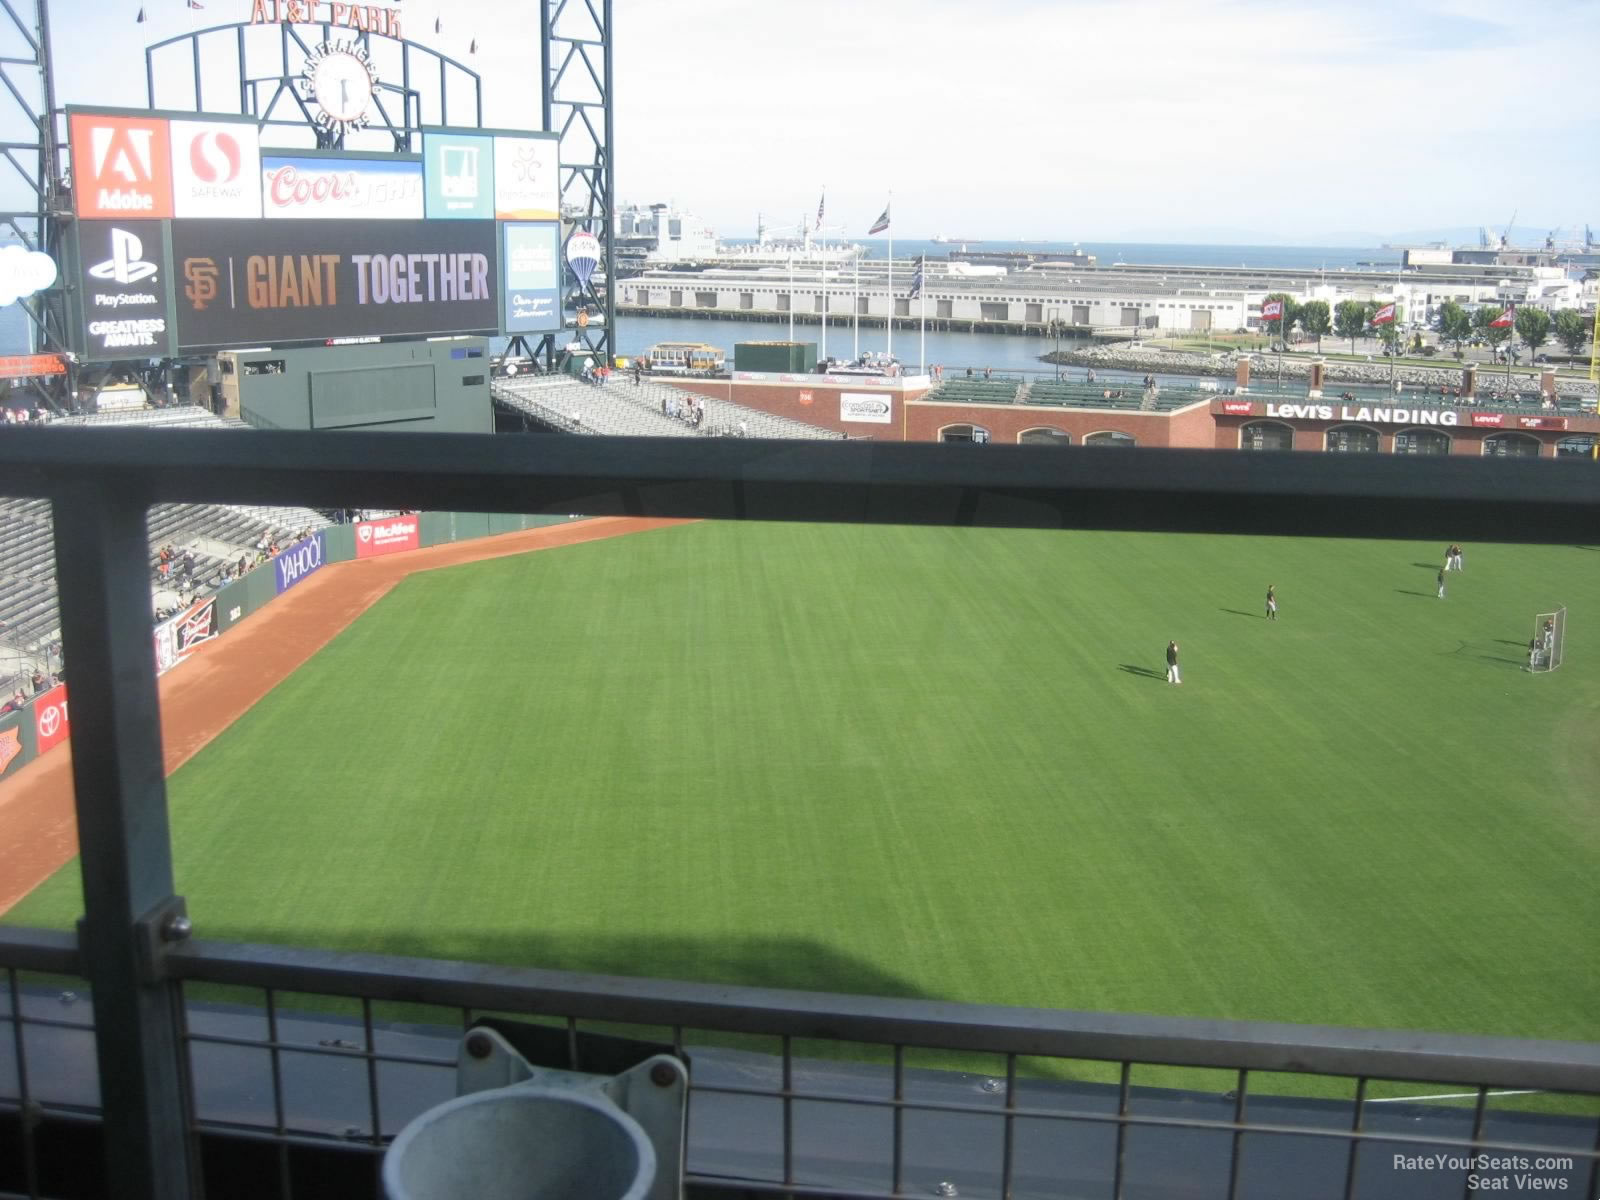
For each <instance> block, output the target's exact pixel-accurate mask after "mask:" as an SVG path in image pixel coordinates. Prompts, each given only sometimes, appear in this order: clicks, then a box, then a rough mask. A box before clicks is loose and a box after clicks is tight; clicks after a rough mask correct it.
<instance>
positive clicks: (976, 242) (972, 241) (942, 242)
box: [932, 233, 983, 246]
mask: <svg viewBox="0 0 1600 1200" xmlns="http://www.w3.org/2000/svg"><path fill="white" fill-rule="evenodd" d="M932 240H933V244H934V245H935V246H956V245H961V246H981V245H983V239H982V238H953V237H945V235H944V234H942V233H936V234H934V235H933V239H932Z"/></svg>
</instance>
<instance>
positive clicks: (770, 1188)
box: [683, 1171, 911, 1200]
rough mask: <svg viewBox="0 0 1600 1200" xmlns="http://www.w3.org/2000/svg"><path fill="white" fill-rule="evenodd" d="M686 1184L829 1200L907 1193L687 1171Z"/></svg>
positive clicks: (900, 1197)
mask: <svg viewBox="0 0 1600 1200" xmlns="http://www.w3.org/2000/svg"><path fill="white" fill-rule="evenodd" d="M683 1181H684V1183H686V1184H689V1185H690V1186H692V1187H709V1188H715V1189H717V1190H719V1191H720V1190H725V1191H730V1192H771V1193H773V1194H775V1195H776V1194H779V1193H781V1194H783V1195H785V1196H820V1197H825V1198H826V1200H905V1197H906V1196H907V1195H909V1194H911V1193H908V1192H904V1191H901V1192H879V1191H866V1192H863V1191H860V1190H857V1189H852V1188H840V1187H830V1186H829V1185H827V1184H825V1183H809V1184H808V1183H784V1182H782V1181H781V1180H768V1179H741V1178H739V1177H738V1176H734V1175H697V1174H695V1173H694V1172H692V1171H685V1172H684V1176H683Z"/></svg>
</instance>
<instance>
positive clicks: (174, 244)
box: [64, 108, 562, 362]
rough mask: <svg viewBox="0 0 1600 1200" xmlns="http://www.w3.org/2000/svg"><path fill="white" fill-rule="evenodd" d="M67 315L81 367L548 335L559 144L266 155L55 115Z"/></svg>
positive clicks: (138, 115) (246, 129) (202, 120)
mask: <svg viewBox="0 0 1600 1200" xmlns="http://www.w3.org/2000/svg"><path fill="white" fill-rule="evenodd" d="M68 123H69V130H70V135H71V136H70V140H71V161H72V202H73V212H74V215H75V216H76V218H77V220H76V221H75V222H74V224H73V234H72V236H71V237H70V238H68V239H67V243H68V255H69V262H68V264H67V269H66V271H65V272H64V274H65V276H66V278H67V280H68V282H69V284H70V285H71V286H70V287H69V289H68V324H69V329H70V330H71V333H72V336H73V338H74V339H75V343H76V344H75V345H74V347H73V349H74V350H75V352H76V353H77V354H78V356H79V358H80V359H82V360H83V361H87V362H97V361H99V362H105V361H113V360H126V359H130V358H167V357H175V356H184V355H199V354H207V353H211V352H214V351H217V350H224V349H230V348H238V347H249V346H263V345H273V346H286V345H295V344H325V343H326V342H328V341H329V340H330V339H335V338H367V337H388V336H393V337H425V336H447V335H453V334H485V335H495V334H539V333H547V332H553V331H556V330H559V329H560V328H561V325H562V317H561V301H560V295H561V283H562V280H561V270H562V263H561V252H560V251H561V226H560V199H559V193H560V189H559V176H558V167H557V153H558V139H557V137H556V135H554V134H545V133H533V132H517V131H499V130H482V129H447V128H425V129H424V130H423V131H422V153H421V154H374V153H363V152H356V151H342V150H334V151H312V150H303V149H275V148H272V147H268V146H265V145H263V144H262V142H261V127H260V126H258V125H257V124H256V123H255V122H254V121H251V120H249V119H247V118H239V117H221V116H219V117H195V116H194V115H193V114H175V113H174V114H163V113H153V112H149V111H143V110H139V111H133V110H125V109H83V108H70V109H69V110H68Z"/></svg>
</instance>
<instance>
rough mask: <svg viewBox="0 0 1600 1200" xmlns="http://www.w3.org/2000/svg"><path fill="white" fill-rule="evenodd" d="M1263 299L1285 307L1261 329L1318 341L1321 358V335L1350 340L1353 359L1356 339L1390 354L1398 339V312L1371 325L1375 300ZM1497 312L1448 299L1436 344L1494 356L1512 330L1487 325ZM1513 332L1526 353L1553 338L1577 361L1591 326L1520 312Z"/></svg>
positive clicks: (1571, 311)
mask: <svg viewBox="0 0 1600 1200" xmlns="http://www.w3.org/2000/svg"><path fill="white" fill-rule="evenodd" d="M1267 300H1268V301H1271V300H1278V301H1281V302H1282V304H1283V316H1282V317H1277V318H1273V319H1271V320H1268V321H1265V322H1263V324H1264V325H1265V326H1266V327H1267V328H1268V329H1269V330H1271V331H1272V332H1273V334H1275V335H1276V336H1277V337H1278V338H1279V339H1281V340H1283V341H1284V343H1285V345H1287V338H1288V335H1289V332H1290V331H1291V330H1293V329H1294V328H1295V327H1296V326H1299V328H1301V329H1302V330H1304V331H1305V332H1306V333H1307V334H1309V335H1311V336H1312V337H1314V338H1316V339H1317V353H1319V354H1320V353H1322V338H1323V335H1325V334H1329V333H1336V334H1338V335H1339V336H1340V337H1346V338H1349V339H1350V353H1352V354H1354V353H1355V350H1356V339H1357V338H1358V337H1363V336H1366V335H1368V334H1374V335H1376V336H1377V337H1378V338H1380V339H1381V340H1382V341H1383V344H1384V345H1385V346H1386V347H1389V348H1391V349H1393V348H1395V347H1396V346H1397V345H1398V343H1399V342H1400V339H1401V334H1400V328H1399V326H1400V316H1401V311H1400V309H1399V307H1398V306H1396V309H1395V318H1396V319H1395V320H1394V322H1392V323H1389V324H1384V325H1378V326H1374V325H1373V324H1372V318H1373V317H1375V316H1377V314H1378V312H1379V310H1381V309H1382V308H1383V307H1384V305H1383V304H1382V303H1380V302H1379V301H1377V300H1341V301H1340V302H1339V304H1338V305H1337V307H1333V308H1330V307H1329V305H1328V302H1327V301H1326V300H1310V301H1307V302H1306V303H1304V304H1301V303H1299V302H1298V301H1296V300H1295V299H1294V298H1293V297H1292V296H1289V295H1287V294H1286V293H1284V292H1273V293H1272V294H1271V295H1269V296H1268V297H1267ZM1500 312H1501V310H1500V309H1497V308H1494V307H1492V306H1488V305H1483V306H1480V307H1479V308H1478V309H1477V310H1476V311H1475V312H1468V311H1467V310H1466V309H1465V308H1463V307H1462V306H1461V305H1459V304H1457V303H1456V302H1455V301H1454V300H1446V301H1445V302H1444V303H1443V304H1442V305H1440V306H1439V340H1440V341H1441V342H1442V343H1444V344H1446V345H1453V346H1454V347H1455V356H1456V357H1457V358H1461V357H1463V356H1464V354H1465V347H1466V344H1467V343H1468V342H1470V341H1473V340H1475V339H1476V340H1481V341H1484V342H1486V343H1488V345H1489V347H1490V349H1492V350H1496V351H1498V350H1499V348H1500V347H1501V345H1503V344H1504V343H1505V342H1506V340H1507V339H1508V338H1510V336H1511V329H1510V328H1508V327H1505V326H1500V327H1498V328H1497V327H1495V326H1494V325H1492V324H1491V322H1492V321H1494V320H1495V318H1497V317H1498V316H1499V315H1500ZM1516 331H1517V336H1518V337H1519V338H1521V339H1522V343H1523V345H1525V346H1527V347H1528V351H1529V353H1530V354H1536V353H1538V350H1539V347H1541V346H1543V345H1544V344H1545V343H1546V342H1548V341H1549V340H1550V337H1551V334H1554V335H1555V339H1556V340H1557V341H1558V342H1560V343H1561V344H1562V345H1564V346H1565V347H1566V348H1567V353H1568V354H1570V355H1572V356H1573V357H1576V356H1577V354H1578V352H1579V351H1580V350H1581V349H1582V348H1583V344H1584V343H1585V342H1587V341H1588V340H1589V333H1590V323H1589V318H1588V317H1586V316H1584V314H1583V313H1581V312H1579V311H1578V310H1577V309H1575V308H1563V309H1561V310H1560V311H1558V312H1557V313H1556V314H1555V316H1554V317H1552V316H1551V315H1550V314H1549V313H1547V312H1545V311H1544V310H1543V309H1540V308H1523V309H1519V310H1518V312H1517V316H1516ZM1413 341H1414V343H1415V348H1417V349H1420V348H1421V344H1422V338H1421V336H1420V335H1418V336H1417V337H1416V338H1414V339H1413Z"/></svg>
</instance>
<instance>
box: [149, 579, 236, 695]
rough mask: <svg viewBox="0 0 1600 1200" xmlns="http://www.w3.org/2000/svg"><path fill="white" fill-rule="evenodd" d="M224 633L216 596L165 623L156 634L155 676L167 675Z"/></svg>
mask: <svg viewBox="0 0 1600 1200" xmlns="http://www.w3.org/2000/svg"><path fill="white" fill-rule="evenodd" d="M221 632H222V629H221V622H220V621H219V620H218V619H217V598H216V597H215V596H212V597H210V598H208V599H205V600H201V601H198V602H197V603H195V604H193V605H191V606H190V607H189V608H188V609H187V610H186V611H185V612H181V613H179V614H178V615H177V616H175V617H173V618H171V619H170V620H167V621H163V622H162V623H161V624H160V625H157V626H156V630H155V644H156V674H157V675H165V674H166V673H167V672H168V671H170V670H172V668H173V667H175V666H177V665H178V664H179V663H181V662H182V661H183V660H184V659H186V658H188V657H189V655H191V654H193V653H194V652H195V651H196V650H197V649H199V648H200V647H201V646H202V645H204V644H205V643H206V642H209V641H210V640H211V639H212V638H214V637H216V636H217V635H218V634H219V633H221Z"/></svg>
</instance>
